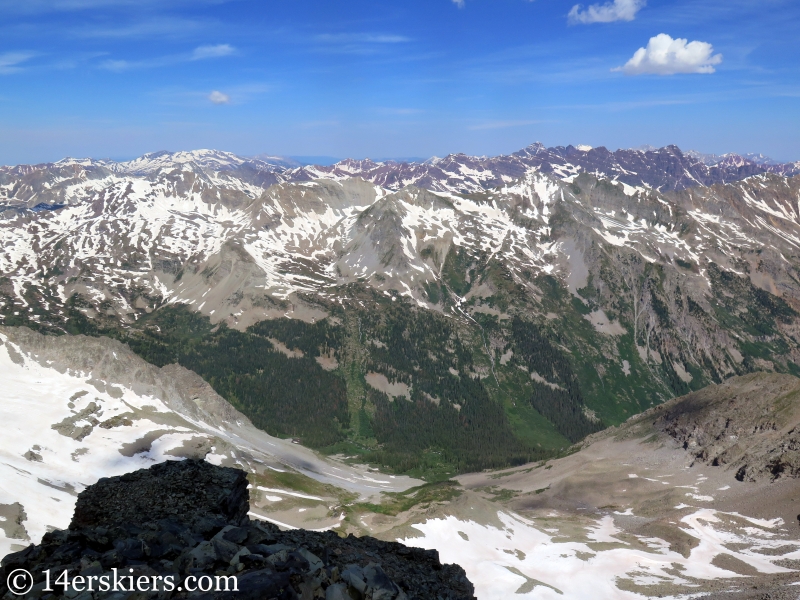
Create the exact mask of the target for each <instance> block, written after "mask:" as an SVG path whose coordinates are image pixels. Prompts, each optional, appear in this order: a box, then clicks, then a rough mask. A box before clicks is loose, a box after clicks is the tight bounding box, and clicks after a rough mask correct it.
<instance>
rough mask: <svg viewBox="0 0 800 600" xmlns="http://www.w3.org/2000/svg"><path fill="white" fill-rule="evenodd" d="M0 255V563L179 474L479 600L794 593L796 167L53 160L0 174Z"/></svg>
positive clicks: (799, 213) (611, 155)
mask: <svg viewBox="0 0 800 600" xmlns="http://www.w3.org/2000/svg"><path fill="white" fill-rule="evenodd" d="M0 249H1V251H0V364H2V365H3V379H2V381H3V384H4V391H3V393H2V396H0V398H2V400H1V401H0V417H2V420H3V423H4V429H6V430H8V432H7V434H6V435H4V436H3V438H2V440H0V480H2V484H0V534H1V533H2V532H4V534H3V537H2V540H0V553H6V552H9V551H12V550H14V549H19V548H20V547H21V546H24V545H26V544H28V543H30V542H31V541H32V542H34V543H38V542H39V541H40V539H41V536H42V535H43V533H44V532H45V531H47V529H48V528H64V527H66V525H67V524H68V523H69V518H70V516H71V514H72V507H73V506H74V502H75V494H76V493H77V492H78V491H80V490H81V489H83V488H84V487H86V486H87V485H89V484H92V483H94V482H95V481H96V480H97V479H98V478H100V477H104V476H114V475H119V474H121V473H124V472H126V471H129V470H132V469H135V468H140V467H141V466H146V465H147V464H151V463H152V462H154V461H162V460H167V459H170V458H171V459H175V458H180V457H187V456H190V457H200V458H202V457H205V458H206V459H207V460H209V461H211V462H214V463H215V464H225V465H228V466H234V465H238V466H240V467H241V468H244V469H245V470H246V471H248V472H249V473H250V474H251V485H252V489H251V501H252V507H251V508H252V513H251V516H254V517H257V518H263V519H266V520H271V521H273V522H276V523H278V524H280V525H282V526H284V527H288V526H294V527H304V528H309V529H326V528H327V529H331V528H332V529H335V530H337V531H340V532H342V533H355V534H370V535H375V536H378V537H383V538H385V539H391V540H401V541H405V542H406V543H409V544H412V545H423V546H425V547H429V548H435V549H438V550H439V551H440V553H441V555H442V560H443V562H458V563H459V564H461V565H462V566H463V567H464V569H465V571H466V573H467V575H468V577H469V578H470V579H471V581H472V582H473V583H474V584H475V588H476V593H477V596H478V598H480V599H481V600H489V599H493V598H508V597H512V596H514V595H515V593H516V595H519V597H521V598H556V597H562V598H563V597H567V598H588V597H593V598H608V599H616V598H641V597H647V596H661V597H664V596H672V597H682V596H683V595H685V594H694V595H697V594H700V593H710V594H715V596H713V597H720V598H722V597H726V598H728V597H730V598H750V597H753V598H755V597H767V596H756V595H748V594H751V593H752V594H755V593H766V592H768V593H771V594H784V593H786V594H789V590H791V589H792V588H791V587H790V586H791V585H792V584H795V583H797V581H798V579H799V578H798V571H797V570H796V569H797V568H798V564H800V563H798V559H800V541H798V538H800V536H798V535H797V531H796V526H797V521H796V519H797V517H795V516H794V515H796V514H797V513H798V512H800V507H799V506H798V505H797V503H798V499H799V498H800V485H798V476H800V434H798V429H797V427H798V423H800V380H798V379H797V377H798V376H800V162H798V163H789V164H781V163H776V162H774V161H771V160H769V159H767V158H765V157H762V156H747V157H742V156H738V155H723V156H714V155H703V154H699V153H697V152H686V153H684V152H682V151H681V150H680V149H679V148H677V147H675V146H669V147H666V148H660V149H654V148H646V149H639V150H618V151H615V152H611V151H609V150H607V149H605V148H589V147H586V146H578V147H573V146H568V147H557V148H545V147H544V146H543V145H541V144H534V145H532V146H530V147H528V148H526V149H524V150H521V151H519V152H516V153H514V154H511V155H508V156H498V157H471V156H466V155H450V156H447V157H445V158H433V159H430V160H428V161H425V162H420V163H406V162H392V161H388V162H372V161H370V160H360V161H356V160H344V161H341V162H339V163H336V164H334V165H332V166H329V167H320V166H298V165H296V164H295V163H293V162H292V161H290V160H287V159H282V158H273V157H260V158H243V157H239V156H236V155H234V154H230V153H227V152H219V151H211V150H199V151H193V152H177V153H167V152H160V153H155V154H148V155H145V156H143V157H141V158H138V159H135V160H132V161H129V162H113V161H108V160H94V159H81V160H77V159H64V160H61V161H59V162H57V163H51V164H40V165H27V166H14V167H0ZM642 413H644V414H642ZM651 484H652V485H651ZM648 486H649V487H648ZM659 486H661V487H659ZM710 486H716V487H713V489H712V487H710ZM650 488H652V489H650ZM665 490H666V491H665ZM754 494H760V495H761V497H762V498H763V501H761V502H755V501H754V500H753V498H754ZM793 511H794V512H793ZM743 515H745V516H743ZM790 526H791V527H792V530H789V527H790ZM743 581H746V583H743ZM752 588H757V589H756V590H755V591H753V589H752ZM759 589H760V590H761V592H758V590H759ZM794 589H797V588H794ZM748 590H750V591H748ZM765 590H766V592H765ZM565 594H566V596H565ZM587 594H589V595H587ZM737 594H738V595H737ZM769 597H775V598H782V597H784V596H781V595H773V596H769ZM785 597H786V598H789V597H796V593H795V596H790V595H786V596H785Z"/></svg>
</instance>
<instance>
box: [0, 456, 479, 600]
mask: <svg viewBox="0 0 800 600" xmlns="http://www.w3.org/2000/svg"><path fill="white" fill-rule="evenodd" d="M247 486H248V484H247V478H246V475H245V473H244V472H243V471H240V470H238V469H231V468H225V467H216V466H213V465H211V464H209V463H207V462H204V461H199V460H185V461H172V462H167V463H163V464H160V465H156V466H154V467H152V468H150V469H142V470H140V471H136V472H134V473H129V474H126V475H123V476H121V477H113V478H104V479H101V480H100V481H98V482H97V483H96V484H95V485H93V486H90V487H88V488H87V489H86V490H84V491H83V492H82V493H81V494H80V495H79V497H78V502H77V505H76V509H75V515H74V518H73V520H72V523H71V524H70V527H69V529H68V530H55V531H51V532H49V533H47V534H46V535H45V536H44V539H43V540H42V543H41V544H40V545H38V546H37V545H31V546H29V547H28V548H26V549H25V550H23V551H21V552H17V553H16V554H11V555H8V556H7V557H6V558H5V559H3V562H2V569H0V580H2V583H0V586H1V587H0V598H3V599H4V600H5V599H7V598H8V599H11V598H18V597H20V596H18V595H15V593H14V591H15V590H13V589H9V587H8V586H9V583H8V577H9V575H10V574H11V573H13V572H15V571H17V570H19V569H25V570H26V571H28V572H30V573H32V574H33V578H34V582H33V586H32V589H31V590H30V591H28V592H27V594H26V595H25V597H26V598H60V597H65V598H79V599H80V600H89V599H93V598H112V597H113V598H120V599H121V598H137V599H139V598H142V599H144V598H189V597H191V598H252V599H259V600H262V599H264V600H266V599H271V598H275V599H281V600H284V599H287V600H288V599H301V598H302V599H303V600H306V599H309V600H310V599H313V598H325V599H326V600H351V599H361V600H367V599H369V600H406V599H407V600H413V599H415V598H416V599H419V600H433V599H441V600H461V599H464V600H466V599H472V598H474V593H473V586H472V584H471V583H470V582H469V580H468V579H467V578H466V575H465V574H464V571H463V569H461V567H458V566H455V565H442V564H441V563H440V562H439V556H438V553H437V552H436V551H434V550H422V549H418V548H409V547H407V546H403V545H401V544H397V543H391V542H383V541H380V540H376V539H373V538H356V537H353V536H352V535H351V536H348V537H347V538H341V537H339V536H338V535H336V534H335V533H333V532H330V531H327V532H311V531H303V530H293V531H281V530H279V529H278V528H277V527H276V526H274V525H272V524H270V523H267V522H261V521H258V522H254V521H251V520H250V519H249V517H248V516H247V512H248V507H249V497H248V496H249V494H248V491H247ZM46 572H49V576H48V575H46ZM65 572H66V575H65ZM48 577H49V578H48ZM59 577H61V580H59V579H58V578H59ZM234 577H235V580H234ZM104 579H105V581H106V582H107V584H106V585H105V587H104V586H103V585H102V582H103V580H104ZM66 581H68V582H69V585H68V586H65V585H64V582H66ZM134 582H136V583H134ZM143 582H145V583H147V585H143ZM192 582H195V584H196V585H192ZM151 584H152V585H151ZM113 585H116V586H117V590H118V591H116V592H114V591H113V589H108V588H109V587H111V586H113ZM134 586H136V589H134ZM143 587H146V588H148V591H143ZM120 588H122V589H120ZM189 588H191V589H194V588H196V590H195V591H191V592H190V591H188V589H189ZM204 588H208V589H206V590H205V591H204ZM123 590H124V591H123ZM235 590H238V591H235Z"/></svg>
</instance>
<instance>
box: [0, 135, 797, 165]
mask: <svg viewBox="0 0 800 600" xmlns="http://www.w3.org/2000/svg"><path fill="white" fill-rule="evenodd" d="M536 144H542V145H544V146H545V147H546V148H548V149H549V148H558V147H561V148H568V147H569V146H572V147H574V148H579V147H581V146H589V144H575V143H569V144H555V145H547V144H544V143H543V142H539V141H534V142H532V143H530V144H527V145H525V146H521V147H519V148H517V149H515V150H512V151H510V152H502V153H499V154H470V153H466V152H459V151H454V152H449V153H447V154H441V155H435V154H432V155H430V156H427V157H423V156H416V157H405V156H389V157H372V156H341V157H336V156H325V155H314V154H304V155H285V154H277V153H274V152H258V153H256V154H243V153H239V152H234V151H232V150H227V149H224V148H186V149H179V150H166V149H160V150H152V151H149V152H144V153H142V154H136V155H127V156H122V157H120V156H117V157H113V156H62V157H60V158H57V159H55V160H43V161H35V162H15V163H8V164H0V166H2V167H15V166H21V165H37V164H53V163H56V162H59V161H61V160H68V159H72V160H97V161H103V160H107V161H110V162H115V163H124V162H130V161H132V160H136V159H138V158H142V157H144V156H148V155H152V154H158V153H161V152H167V153H169V154H177V153H179V152H199V151H202V150H208V151H215V152H229V153H230V154H234V155H236V156H238V157H240V158H247V159H259V158H261V159H263V158H264V157H272V158H275V159H279V160H290V161H295V162H297V163H298V166H300V167H306V166H322V167H324V166H331V165H334V164H336V163H338V162H341V161H344V160H371V161H373V162H376V163H382V162H392V161H393V162H407V163H422V162H425V161H428V160H431V159H432V158H444V157H446V156H455V155H459V154H464V155H467V156H471V157H476V158H482V157H485V158H494V157H498V156H508V155H511V154H513V153H514V152H518V151H520V150H523V149H525V148H530V147H531V146H534V145H536ZM669 146H676V147H678V148H679V149H680V150H681V152H682V153H683V154H684V155H686V154H688V153H689V152H696V153H698V154H702V155H716V156H724V155H738V156H742V157H746V156H748V155H753V156H757V155H763V156H764V157H766V158H768V159H769V160H771V161H773V162H775V163H779V164H790V163H795V162H800V159H798V158H789V159H788V160H787V159H783V158H778V157H775V156H770V155H768V154H766V153H764V152H758V151H749V152H733V151H730V152H706V151H704V150H699V149H697V148H683V147H681V146H680V145H678V144H665V145H663V146H654V145H651V144H642V145H640V146H637V147H631V148H622V147H620V148H609V147H608V146H604V145H602V144H600V145H597V146H591V148H592V149H596V148H606V149H607V150H608V151H610V152H618V151H620V150H639V151H645V150H643V149H644V148H646V147H651V148H652V149H654V150H660V149H662V148H667V147H669ZM312 159H315V160H312Z"/></svg>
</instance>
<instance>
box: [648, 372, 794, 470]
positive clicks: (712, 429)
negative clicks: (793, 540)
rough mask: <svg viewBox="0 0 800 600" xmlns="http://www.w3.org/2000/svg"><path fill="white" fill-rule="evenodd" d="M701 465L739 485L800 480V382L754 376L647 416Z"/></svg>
mask: <svg viewBox="0 0 800 600" xmlns="http://www.w3.org/2000/svg"><path fill="white" fill-rule="evenodd" d="M645 417H650V418H652V417H656V418H655V419H654V421H653V426H654V428H655V429H656V430H658V431H662V432H664V433H666V434H667V435H669V436H670V437H672V438H673V439H674V440H675V441H677V442H678V443H679V444H681V445H682V446H683V448H684V449H686V450H687V451H688V452H690V453H691V454H692V455H693V456H694V457H695V458H696V459H697V460H698V461H700V462H703V463H706V464H710V465H713V466H717V467H725V468H729V469H732V470H735V472H736V479H738V480H739V481H761V480H775V479H779V478H782V477H787V478H797V477H800V379H798V378H797V377H794V376H792V375H779V374H774V373H752V374H750V375H745V376H742V377H733V378H731V379H729V380H728V381H726V382H725V383H723V384H722V385H714V386H709V387H707V388H704V389H702V390H700V391H697V392H693V393H691V394H688V395H687V396H683V397H681V398H676V399H674V400H671V401H670V402H667V403H665V404H663V405H661V406H659V407H656V408H654V409H651V410H650V411H648V412H647V413H644V415H642V417H641V418H645Z"/></svg>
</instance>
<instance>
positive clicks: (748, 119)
mask: <svg viewBox="0 0 800 600" xmlns="http://www.w3.org/2000/svg"><path fill="white" fill-rule="evenodd" d="M799 29H800V3H798V2H797V1H796V0H765V1H764V2H759V3H756V2H753V1H752V0H586V1H585V2H579V1H578V0H547V1H544V0H538V1H530V0H406V1H405V2H374V1H373V0H344V1H343V2H336V3H331V2H328V1H325V0H295V1H293V2H273V3H265V2H261V1H259V0H194V1H190V0H136V1H134V0H69V1H65V0H27V1H25V2H19V1H12V0H0V164H11V163H14V164H32V163H37V162H52V161H55V160H58V159H59V158H61V157H64V156H116V157H127V156H141V155H142V154H144V153H145V152H146V151H147V150H148V149H152V148H229V149H232V150H233V151H235V152H236V153H237V154H239V155H243V156H252V155H255V154H259V153H262V152H263V151H264V150H265V149H269V151H270V152H272V153H275V154H278V155H281V156H301V157H303V156H305V157H309V156H312V157H338V156H342V157H365V156H378V157H420V156H443V155H446V154H447V153H448V152H451V151H454V150H457V151H460V152H463V153H465V154H469V155H487V156H497V155H501V154H508V153H510V152H513V151H514V150H516V149H518V148H522V147H524V146H525V145H526V143H527V141H528V140H532V139H538V140H542V142H543V143H545V145H547V146H554V145H556V144H557V143H560V142H562V141H563V140H580V141H581V143H583V144H588V145H591V146H600V145H604V146H606V147H608V148H634V147H637V146H641V145H643V144H652V145H653V146H657V147H661V146H665V145H666V144H668V143H674V144H676V145H677V146H679V147H681V148H698V149H701V150H702V151H703V152H705V153H709V154H724V153H728V152H735V153H738V154H745V153H747V152H751V151H759V152H762V153H763V154H765V155H768V156H771V157H773V158H774V159H775V160H780V161H787V160H797V159H798V158H800V137H798V136H797V134H796V132H797V131H800V44H798V43H797V41H796V40H797V31H798V30H799Z"/></svg>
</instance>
